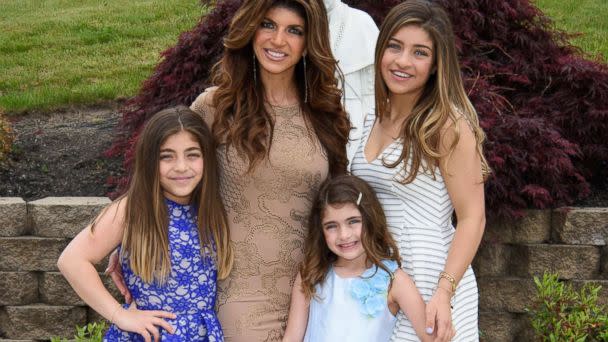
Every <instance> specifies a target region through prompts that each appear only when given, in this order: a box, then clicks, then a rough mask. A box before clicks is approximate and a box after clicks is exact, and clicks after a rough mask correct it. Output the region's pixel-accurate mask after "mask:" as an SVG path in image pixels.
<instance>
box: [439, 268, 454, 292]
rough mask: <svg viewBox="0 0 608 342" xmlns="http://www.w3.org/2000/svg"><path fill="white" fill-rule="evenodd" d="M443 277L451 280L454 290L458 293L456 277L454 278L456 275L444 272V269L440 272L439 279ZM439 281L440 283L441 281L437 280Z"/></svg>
mask: <svg viewBox="0 0 608 342" xmlns="http://www.w3.org/2000/svg"><path fill="white" fill-rule="evenodd" d="M441 278H444V279H446V280H447V281H449V282H450V285H452V292H453V293H456V279H454V277H452V276H451V275H450V274H449V273H447V272H444V271H442V272H441V273H439V280H441ZM437 283H439V281H437Z"/></svg>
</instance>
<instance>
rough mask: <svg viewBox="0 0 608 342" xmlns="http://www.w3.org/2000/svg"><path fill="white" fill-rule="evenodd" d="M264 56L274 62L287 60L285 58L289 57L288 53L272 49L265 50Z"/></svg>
mask: <svg viewBox="0 0 608 342" xmlns="http://www.w3.org/2000/svg"><path fill="white" fill-rule="evenodd" d="M264 54H265V55H266V56H267V57H268V58H269V59H270V60H273V61H282V60H283V59H285V57H287V54H286V53H284V52H281V51H276V50H271V49H264Z"/></svg>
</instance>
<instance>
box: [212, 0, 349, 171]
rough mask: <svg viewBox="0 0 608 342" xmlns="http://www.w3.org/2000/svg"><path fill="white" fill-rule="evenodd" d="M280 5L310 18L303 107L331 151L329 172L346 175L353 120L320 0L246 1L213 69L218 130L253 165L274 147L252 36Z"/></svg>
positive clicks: (300, 84)
mask: <svg viewBox="0 0 608 342" xmlns="http://www.w3.org/2000/svg"><path fill="white" fill-rule="evenodd" d="M275 7H284V8H287V9H290V10H293V11H294V12H295V13H297V14H298V15H300V16H302V17H303V19H304V21H305V26H306V27H305V31H306V32H305V39H306V50H307V54H306V56H305V57H303V58H302V60H301V61H300V62H298V65H297V66H296V71H295V78H296V85H297V89H298V94H299V98H300V107H301V109H302V112H303V115H304V117H305V119H306V122H307V124H308V125H310V127H311V128H312V130H313V131H314V133H315V134H316V136H317V137H318V139H319V141H320V143H321V145H322V146H323V148H324V149H325V152H326V153H327V157H328V160H329V172H330V174H331V175H339V174H343V173H345V172H346V165H347V162H348V161H347V158H346V143H347V142H348V134H349V131H350V123H349V121H348V118H347V116H346V113H345V112H344V110H343V108H342V105H341V102H340V101H341V91H340V90H339V89H338V82H337V79H336V77H335V74H336V70H338V69H337V62H336V60H335V59H334V58H333V55H332V53H331V49H330V44H329V29H328V19H327V14H326V12H325V9H324V5H323V3H322V1H321V0H245V1H243V4H242V5H241V7H240V8H239V10H238V11H237V12H236V14H235V15H234V18H233V20H232V23H231V25H230V29H229V32H228V34H227V36H226V38H225V40H224V46H225V49H224V55H223V57H222V59H221V60H220V61H219V62H218V63H217V64H216V65H215V66H214V69H213V83H214V84H215V85H216V86H218V88H217V90H216V91H215V93H214V96H213V101H212V106H213V107H215V110H216V113H215V119H214V122H213V127H212V129H213V134H214V136H215V137H216V138H217V140H218V141H220V142H223V143H226V148H227V147H228V146H230V145H234V147H235V148H236V150H237V151H238V152H240V153H243V154H244V155H246V156H247V157H248V159H249V170H252V169H253V168H254V167H255V165H256V164H257V163H259V162H260V161H261V160H263V159H264V158H265V157H266V155H267V153H268V151H269V150H270V141H271V140H272V134H273V126H274V122H273V119H272V116H271V114H270V113H269V112H268V111H267V108H266V105H265V99H264V85H263V84H261V83H262V82H260V80H259V77H258V83H259V84H256V82H255V79H256V77H255V75H254V67H253V65H254V64H253V63H254V61H253V54H254V52H253V47H252V40H253V37H254V35H255V32H256V30H257V29H258V28H259V26H260V23H261V22H262V20H263V18H264V15H265V14H266V13H267V12H268V10H269V9H271V8H275ZM304 58H306V70H304V62H303V59H304ZM305 73H306V76H305V75H304V74H305ZM305 79H306V82H307V83H308V85H306V84H305ZM306 89H308V94H305V91H306ZM305 98H308V101H307V102H306V103H305V102H304V99H305Z"/></svg>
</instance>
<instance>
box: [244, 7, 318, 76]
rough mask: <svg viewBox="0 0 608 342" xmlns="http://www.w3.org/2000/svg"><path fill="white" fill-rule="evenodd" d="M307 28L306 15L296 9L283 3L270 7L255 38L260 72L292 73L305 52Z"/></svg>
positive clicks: (287, 74) (268, 73)
mask: <svg viewBox="0 0 608 342" xmlns="http://www.w3.org/2000/svg"><path fill="white" fill-rule="evenodd" d="M305 29H306V27H305V22H304V18H302V17H300V16H299V15H298V14H297V13H296V12H294V11H293V10H290V9H287V8H283V7H274V8H271V9H270V10H268V12H267V13H266V15H265V17H264V19H263V20H262V23H261V24H260V27H259V28H258V29H257V31H256V32H255V36H254V38H253V51H254V53H255V57H256V58H257V60H258V62H259V65H260V74H266V75H267V76H269V75H286V76H291V75H293V73H294V70H295V67H296V64H297V63H298V61H299V60H300V58H302V54H303V53H304V47H305V45H306V38H305V32H306V31H305Z"/></svg>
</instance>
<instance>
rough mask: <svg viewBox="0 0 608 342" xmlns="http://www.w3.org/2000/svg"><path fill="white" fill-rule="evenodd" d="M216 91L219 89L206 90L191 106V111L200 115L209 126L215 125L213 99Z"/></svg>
mask: <svg viewBox="0 0 608 342" xmlns="http://www.w3.org/2000/svg"><path fill="white" fill-rule="evenodd" d="M216 90H217V87H209V88H207V89H205V91H203V92H202V93H201V94H200V95H198V96H197V97H196V99H195V100H194V102H192V104H191V105H190V109H191V110H192V111H193V112H195V113H198V114H200V115H201V116H202V117H203V119H205V122H207V124H208V125H211V124H212V123H213V116H214V115H213V113H214V112H215V110H214V106H213V98H214V95H215V91H216Z"/></svg>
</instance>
